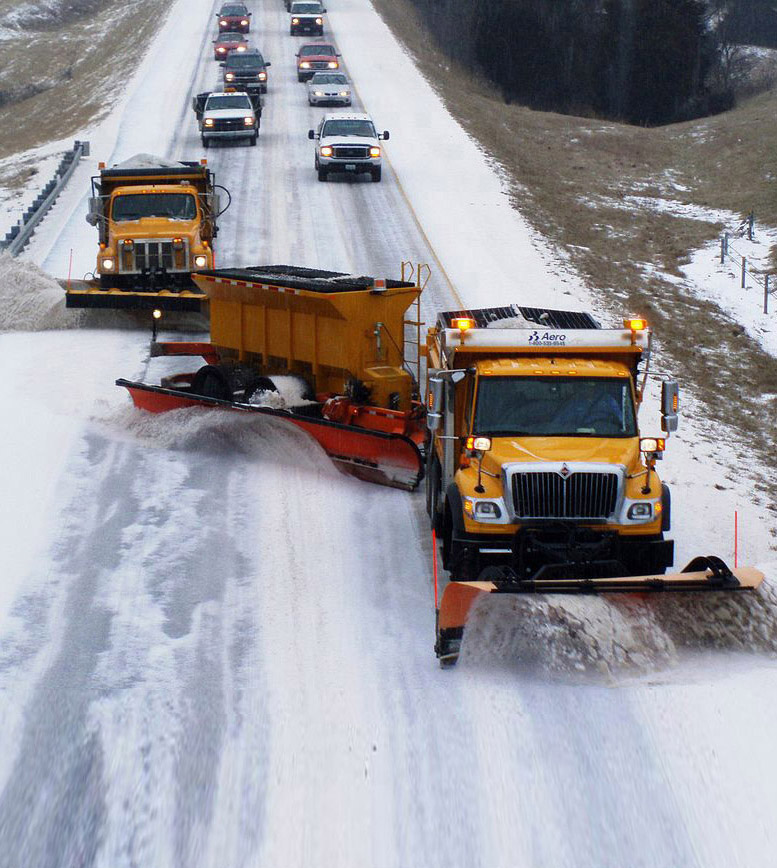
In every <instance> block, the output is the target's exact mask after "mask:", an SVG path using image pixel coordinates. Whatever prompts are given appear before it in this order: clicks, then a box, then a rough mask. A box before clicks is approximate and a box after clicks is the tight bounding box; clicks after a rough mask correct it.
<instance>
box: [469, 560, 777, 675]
mask: <svg viewBox="0 0 777 868" xmlns="http://www.w3.org/2000/svg"><path fill="white" fill-rule="evenodd" d="M770 572H771V574H772V575H775V574H777V569H774V568H773V569H771V570H769V571H767V581H766V582H764V584H763V585H762V586H761V587H760V588H759V589H758V590H757V591H754V592H752V593H749V592H736V593H732V592H724V591H710V592H700V593H685V594H683V593H674V592H668V593H655V594H642V595H638V594H622V595H621V594H619V595H616V594H611V595H609V596H592V595H579V596H577V595H572V594H536V595H534V594H526V595H518V594H515V595H509V594H488V595H483V596H482V597H480V598H479V599H478V600H477V601H476V603H475V605H474V606H473V609H472V612H471V614H470V618H469V621H468V623H467V628H466V630H465V631H464V641H463V643H462V649H461V656H460V658H459V660H460V663H461V664H463V665H465V666H466V665H472V664H480V663H484V662H488V661H493V660H499V661H502V662H506V663H510V664H515V665H517V666H520V667H521V668H522V669H527V670H528V671H531V672H535V673H537V674H541V675H542V674H556V675H565V674H566V675H575V674H582V673H601V674H604V675H609V674H616V673H619V672H621V673H622V672H627V671H635V672H647V671H652V670H656V669H662V668H665V667H666V666H669V665H671V664H673V663H676V662H678V661H679V660H680V658H681V656H682V652H683V650H701V649H710V648H714V649H721V650H730V651H747V652H755V653H765V654H770V655H773V654H777V591H775V587H774V585H770V584H769V583H768V577H769V573H770Z"/></svg>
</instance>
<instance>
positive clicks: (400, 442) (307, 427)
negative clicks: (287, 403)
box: [116, 379, 424, 491]
mask: <svg viewBox="0 0 777 868" xmlns="http://www.w3.org/2000/svg"><path fill="white" fill-rule="evenodd" d="M116 385H117V386H123V387H124V388H125V389H127V390H128V391H129V393H130V395H131V396H132V400H133V402H134V404H135V406H136V407H139V408H140V409H142V410H148V411H149V412H151V413H163V412H166V411H168V410H176V409H181V408H183V407H211V408H218V409H224V410H232V411H234V412H239V413H254V414H257V413H258V414H259V415H262V416H273V417H274V418H276V419H281V420H283V421H285V422H289V423H290V424H292V425H296V426H297V427H298V428H302V429H303V430H304V431H306V432H307V433H308V434H309V435H310V436H311V437H313V438H314V439H315V440H317V441H318V443H319V444H320V445H321V447H322V448H323V450H324V451H325V452H326V454H327V455H328V456H329V457H330V458H331V460H332V461H333V462H334V463H335V466H336V467H337V468H338V469H339V470H341V471H342V472H343V473H347V474H348V475H350V476H355V477H357V478H358V479H362V480H364V481H365V482H373V483H376V484H377V485H386V486H389V487H390V488H401V489H403V490H405V491H412V490H413V489H415V488H416V487H417V485H418V483H419V482H420V481H421V479H422V478H423V469H424V465H423V459H422V457H421V452H420V451H419V449H418V446H417V445H416V444H415V443H414V442H413V440H411V439H410V438H409V437H405V436H403V435H401V434H390V433H386V432H383V431H373V430H369V429H366V428H360V427H358V426H356V425H344V424H341V423H339V422H330V421H329V420H327V419H321V418H316V417H310V416H303V415H301V414H300V415H298V414H297V413H295V412H293V411H290V410H275V409H272V408H269V407H258V406H253V405H251V404H240V403H237V402H234V401H224V400H221V399H219V398H206V397H203V396H200V395H194V394H191V393H188V392H184V391H180V390H177V389H168V388H165V387H162V386H149V385H146V384H145V383H135V382H130V381H129V380H123V379H122V380H116Z"/></svg>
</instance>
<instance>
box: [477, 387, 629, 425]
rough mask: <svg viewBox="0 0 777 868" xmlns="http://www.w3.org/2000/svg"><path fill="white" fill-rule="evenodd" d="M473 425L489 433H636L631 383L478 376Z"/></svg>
mask: <svg viewBox="0 0 777 868" xmlns="http://www.w3.org/2000/svg"><path fill="white" fill-rule="evenodd" d="M473 430H474V431H475V432H476V433H477V434H483V435H488V436H491V437H501V436H509V435H513V436H521V435H523V436H527V437H636V436H637V421H636V417H635V413H634V402H633V400H632V396H631V382H630V381H629V380H628V379H626V378H624V379H614V378H609V377H481V378H480V385H479V387H478V394H477V404H476V407H475V424H474V429H473Z"/></svg>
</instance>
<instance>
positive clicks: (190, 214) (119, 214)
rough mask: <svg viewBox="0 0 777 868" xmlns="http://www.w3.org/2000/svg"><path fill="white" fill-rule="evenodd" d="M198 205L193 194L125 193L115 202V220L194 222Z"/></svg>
mask: <svg viewBox="0 0 777 868" xmlns="http://www.w3.org/2000/svg"><path fill="white" fill-rule="evenodd" d="M196 216H197V203H196V202H195V201H194V196H192V195H191V193H125V194H124V195H122V196H117V197H116V198H115V199H114V200H113V208H112V211H111V218H112V219H113V220H140V219H142V218H143V217H168V218H169V219H171V220H194V218H195V217H196Z"/></svg>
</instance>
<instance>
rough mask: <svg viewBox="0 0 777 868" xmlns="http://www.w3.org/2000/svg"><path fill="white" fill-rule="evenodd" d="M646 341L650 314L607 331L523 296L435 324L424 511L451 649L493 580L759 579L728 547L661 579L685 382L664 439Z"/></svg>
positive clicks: (665, 409) (568, 587)
mask: <svg viewBox="0 0 777 868" xmlns="http://www.w3.org/2000/svg"><path fill="white" fill-rule="evenodd" d="M651 339H652V334H651V330H650V328H648V325H647V323H646V322H645V321H644V320H642V319H639V318H632V319H627V320H625V321H624V323H623V327H622V328H615V329H603V328H601V327H600V326H599V324H598V323H597V322H596V321H595V320H594V319H593V317H591V316H590V315H589V314H586V313H577V312H570V311H556V310H543V309H537V308H528V307H519V306H517V305H512V306H509V307H503V308H488V309H483V310H473V311H457V312H449V313H443V314H441V315H440V316H439V318H438V321H437V324H436V327H435V328H433V329H430V331H429V334H428V338H427V358H428V370H427V377H428V406H427V425H428V428H429V433H430V438H431V439H430V443H429V449H428V453H427V472H426V492H427V510H428V512H429V516H430V519H431V522H432V527H433V528H434V530H435V532H436V535H437V537H438V538H439V539H440V541H441V543H442V564H443V567H444V568H445V569H446V570H448V571H449V572H450V578H451V584H449V585H448V586H447V587H446V589H445V594H444V596H443V600H442V605H441V606H440V607H438V631H437V653H438V656H439V657H440V658H441V659H442V660H443V661H444V660H455V657H456V655H457V653H458V645H459V641H460V639H461V636H462V631H463V627H464V623H465V621H466V618H467V614H468V612H469V608H470V606H471V604H472V602H473V601H474V598H475V597H476V596H478V595H479V594H480V593H482V592H489V593H491V592H495V591H496V592H510V593H523V592H532V591H535V592H536V591H542V592H548V591H563V592H567V593H575V592H581V591H582V592H596V591H614V590H635V589H640V590H644V589H650V590H653V589H665V588H669V587H672V588H676V587H680V588H681V589H689V588H690V587H691V586H692V585H694V586H699V587H702V588H704V589H713V588H716V587H717V588H720V587H721V586H723V585H726V586H727V587H731V588H734V587H751V586H752V584H753V582H754V581H755V582H756V584H757V583H758V582H760V579H758V578H757V576H756V577H753V576H751V575H750V574H749V573H747V574H746V575H745V574H742V575H740V576H739V577H737V576H735V575H734V574H733V573H731V571H729V570H728V568H727V567H726V566H725V564H722V562H719V561H718V560H717V559H711V560H710V562H709V563H710V564H711V563H712V562H713V561H714V562H715V564H714V569H713V567H712V566H709V564H708V563H707V560H706V559H704V560H705V564H706V566H705V564H700V563H698V560H699V559H697V561H696V562H694V563H693V567H694V569H693V570H691V571H690V572H684V573H679V574H675V575H673V576H664V575H663V574H664V573H665V571H666V568H667V567H669V566H671V565H672V563H673V560H674V552H673V547H674V544H673V542H672V541H671V540H668V539H666V538H665V534H666V532H667V531H668V530H669V529H670V521H671V500H670V493H669V488H668V487H667V486H666V485H665V484H663V483H662V482H661V480H660V478H659V476H658V473H657V472H656V469H655V466H656V462H657V461H658V460H659V459H661V458H662V457H663V451H664V446H665V442H666V441H665V436H666V435H668V434H669V433H670V432H672V431H674V430H676V428H677V409H678V387H677V383H675V382H674V381H664V383H663V386H662V396H661V404H662V406H661V410H662V425H661V427H662V429H663V434H662V436H650V437H641V436H640V431H639V428H638V425H637V412H638V409H639V407H640V405H641V403H642V399H643V394H644V390H645V384H646V381H647V377H648V373H649V365H650V350H651ZM689 566H690V565H689ZM708 568H709V575H708V574H707V570H708ZM713 574H714V575H713ZM758 575H760V574H758ZM761 578H762V576H761Z"/></svg>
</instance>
